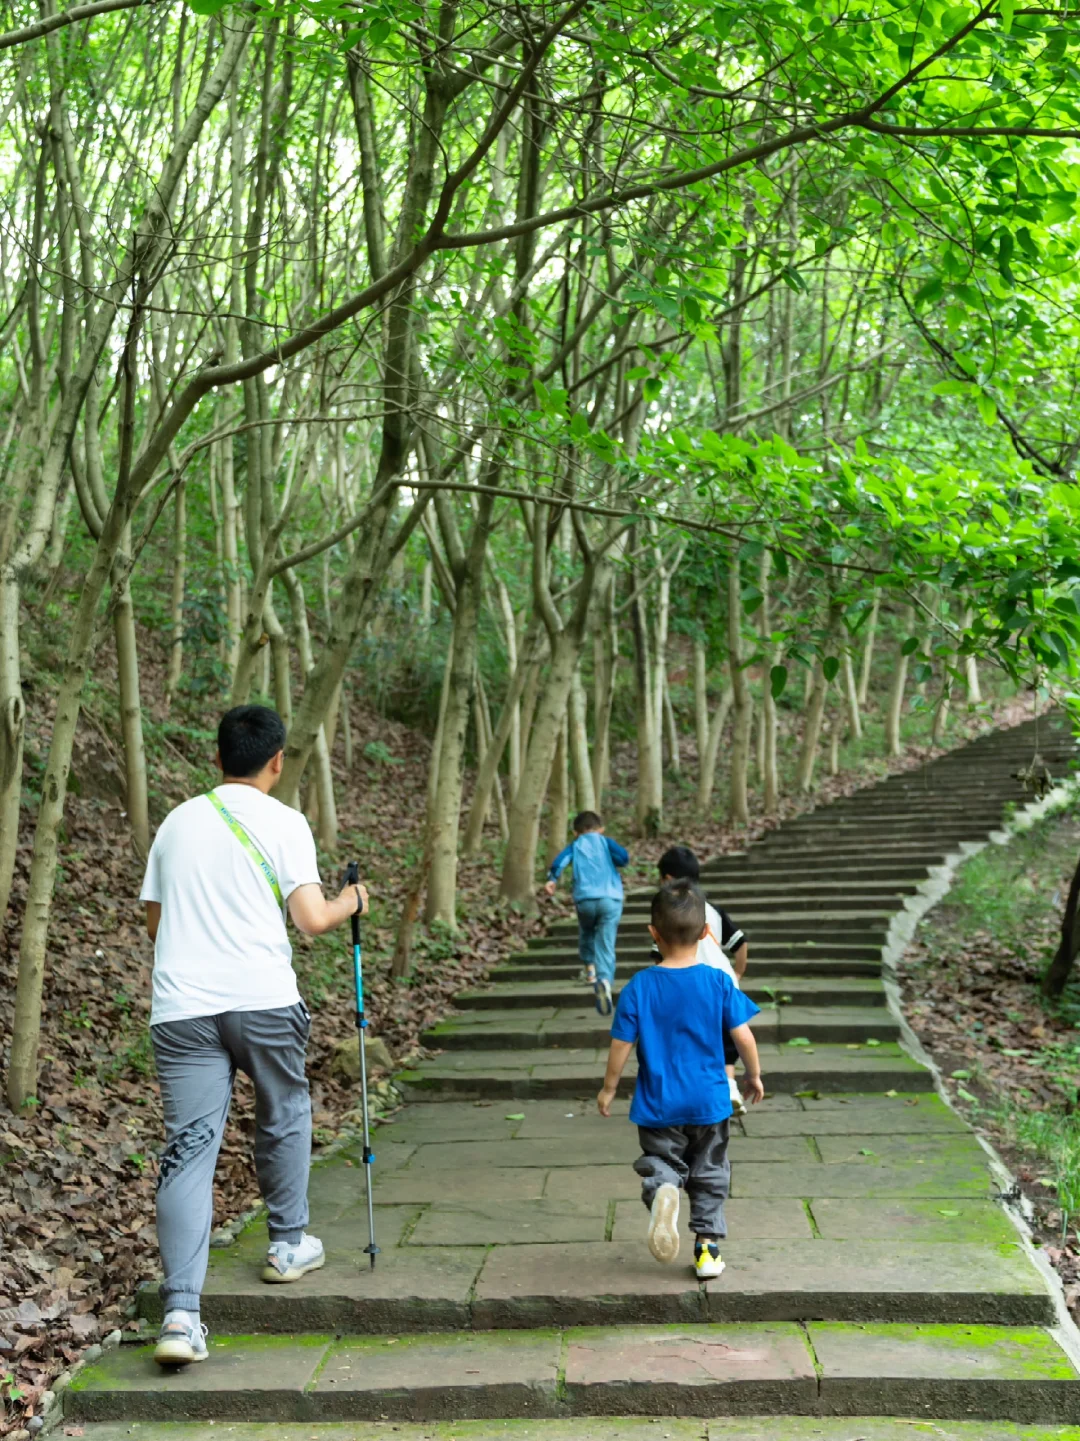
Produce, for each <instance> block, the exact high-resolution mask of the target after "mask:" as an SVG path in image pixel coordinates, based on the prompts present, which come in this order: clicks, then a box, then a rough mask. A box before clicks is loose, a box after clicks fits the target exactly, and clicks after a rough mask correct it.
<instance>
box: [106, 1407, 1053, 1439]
mask: <svg viewBox="0 0 1080 1441" xmlns="http://www.w3.org/2000/svg"><path fill="white" fill-rule="evenodd" d="M868 1404H870V1403H869V1402H868ZM81 1429H82V1432H83V1435H84V1437H85V1438H86V1441H132V1435H133V1432H134V1427H131V1426H127V1425H125V1424H124V1423H123V1422H109V1421H98V1422H86V1423H84V1424H83V1426H82V1428H81ZM135 1434H137V1436H138V1438H139V1441H208V1436H209V1434H210V1433H209V1432H208V1431H207V1428H206V1427H205V1425H203V1424H202V1423H200V1422H187V1421H157V1422H154V1421H150V1422H142V1423H140V1424H139V1427H138V1432H137V1433H135ZM522 1437H527V1441H661V1438H662V1441H852V1437H857V1438H858V1441H921V1438H923V1437H925V1438H927V1441H930V1438H932V1441H1080V1431H1077V1430H1076V1429H1075V1428H1068V1429H1065V1428H1063V1427H1061V1426H1059V1425H1055V1424H1053V1423H1047V1424H1044V1425H1027V1424H1026V1423H1017V1422H1013V1421H1000V1420H997V1421H995V1420H991V1419H985V1420H981V1421H950V1420H947V1419H946V1418H945V1417H943V1416H931V1415H928V1414H921V1415H920V1419H919V1422H918V1426H917V1427H916V1428H915V1429H914V1431H913V1428H912V1422H911V1421H908V1420H897V1419H896V1418H894V1417H888V1416H857V1417H852V1418H851V1419H850V1420H848V1419H843V1420H838V1419H833V1418H832V1417H831V1416H821V1415H815V1416H793V1415H787V1416H762V1415H758V1416H746V1415H743V1414H741V1413H740V1414H739V1415H738V1416H716V1415H714V1416H713V1418H712V1419H711V1420H708V1421H703V1420H693V1419H687V1418H682V1417H675V1416H655V1417H643V1416H630V1417H619V1418H617V1419H612V1418H606V1417H600V1416H589V1417H582V1418H579V1419H578V1418H576V1419H574V1420H573V1421H572V1425H571V1427H568V1426H567V1422H566V1421H565V1420H564V1419H561V1418H530V1419H529V1420H528V1422H527V1424H526V1425H525V1426H523V1425H522V1423H521V1421H519V1420H510V1421H506V1420H502V1421H499V1420H490V1421H488V1420H478V1421H425V1422H420V1423H418V1424H416V1425H410V1424H407V1423H402V1422H399V1421H361V1422H349V1421H333V1422H329V1423H325V1424H323V1425H322V1426H320V1428H319V1430H318V1432H315V1433H313V1432H312V1430H311V1424H310V1422H309V1423H307V1424H302V1423H300V1422H288V1421H276V1422H275V1423H274V1431H273V1441H521V1438H522ZM229 1438H230V1441H269V1438H268V1436H267V1429H266V1425H265V1424H264V1423H262V1422H252V1421H246V1422H245V1421H235V1422H232V1423H231V1424H230V1426H229Z"/></svg>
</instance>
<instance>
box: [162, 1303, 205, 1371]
mask: <svg viewBox="0 0 1080 1441" xmlns="http://www.w3.org/2000/svg"><path fill="white" fill-rule="evenodd" d="M209 1354H210V1353H209V1351H208V1350H207V1349H206V1327H205V1326H204V1325H203V1324H202V1322H201V1321H193V1320H192V1318H191V1316H190V1315H189V1314H188V1312H187V1311H166V1313H165V1319H164V1320H163V1321H162V1323H161V1330H160V1331H159V1332H158V1343H157V1345H156V1346H155V1348H154V1360H155V1361H156V1362H157V1363H158V1365H159V1366H189V1365H190V1364H191V1363H192V1361H205V1360H206V1358H207V1356H209Z"/></svg>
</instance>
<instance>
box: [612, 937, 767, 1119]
mask: <svg viewBox="0 0 1080 1441" xmlns="http://www.w3.org/2000/svg"><path fill="white" fill-rule="evenodd" d="M757 1013H758V1008H757V1006H755V1005H754V1003H753V1001H749V1000H747V998H746V997H745V996H744V995H743V993H742V992H741V991H740V990H738V989H737V988H736V987H735V986H733V985H732V983H731V978H730V977H729V976H728V975H727V974H726V972H724V971H719V970H715V969H714V968H713V967H712V966H705V965H702V964H700V963H699V964H698V965H696V966H685V967H674V966H671V967H669V966H650V967H649V969H648V970H645V971H638V973H637V975H636V976H634V977H633V978H632V979H631V980H630V982H629V984H628V985H626V986H624V987H623V990H622V994H621V995H620V996H619V1004H618V1007H617V1009H616V1011H615V1019H614V1021H613V1022H612V1025H611V1037H612V1040H615V1041H630V1042H634V1041H636V1042H637V1062H638V1073H637V1085H636V1087H635V1088H634V1100H633V1104H632V1105H631V1107H630V1119H631V1121H633V1122H634V1124H635V1125H637V1126H649V1127H652V1128H654V1129H660V1128H662V1127H664V1126H711V1125H714V1124H715V1123H716V1122H717V1121H723V1120H726V1119H727V1117H728V1116H730V1115H731V1089H730V1087H729V1086H728V1078H727V1072H726V1071H725V1070H724V1040H723V1036H724V1032H725V1031H730V1030H733V1029H734V1027H735V1026H741V1025H743V1024H745V1022H746V1021H748V1020H750V1018H751V1017H752V1016H756V1015H757Z"/></svg>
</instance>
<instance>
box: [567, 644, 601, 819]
mask: <svg viewBox="0 0 1080 1441" xmlns="http://www.w3.org/2000/svg"><path fill="white" fill-rule="evenodd" d="M567 736H568V749H569V753H570V761H571V764H572V766H573V772H574V795H575V798H576V799H575V804H576V806H577V808H578V810H579V811H594V810H595V809H596V786H595V783H594V778H593V770H592V762H591V760H590V759H589V729H588V715H587V701H586V699H585V686H584V683H583V682H582V679H581V669H580V667H579V668H578V669H577V670H576V671H575V672H574V679H573V681H572V682H571V684H570V696H569V700H568V703H567Z"/></svg>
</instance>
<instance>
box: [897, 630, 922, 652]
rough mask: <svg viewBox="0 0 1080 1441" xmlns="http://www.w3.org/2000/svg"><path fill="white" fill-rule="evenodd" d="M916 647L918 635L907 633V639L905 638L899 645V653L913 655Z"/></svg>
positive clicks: (917, 647)
mask: <svg viewBox="0 0 1080 1441" xmlns="http://www.w3.org/2000/svg"><path fill="white" fill-rule="evenodd" d="M918 649H919V637H918V636H917V635H909V636H908V638H907V640H906V641H905V642H904V644H903V645H902V646H901V647H900V654H901V655H914V654H915V652H916V651H917V650H918Z"/></svg>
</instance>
